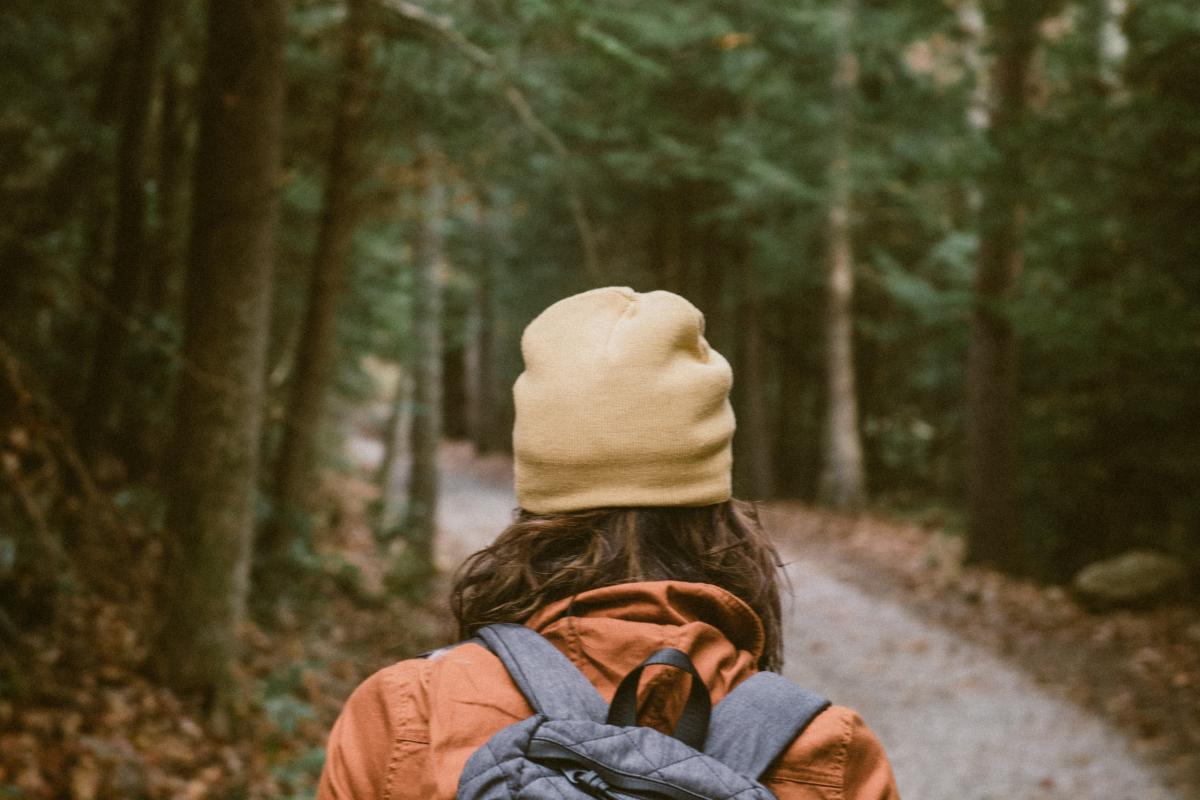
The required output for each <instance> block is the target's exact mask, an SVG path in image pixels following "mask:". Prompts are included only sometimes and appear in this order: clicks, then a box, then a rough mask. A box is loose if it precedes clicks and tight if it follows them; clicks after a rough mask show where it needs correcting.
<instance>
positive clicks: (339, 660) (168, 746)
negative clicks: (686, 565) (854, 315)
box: [0, 437, 1200, 800]
mask: <svg viewBox="0 0 1200 800" xmlns="http://www.w3.org/2000/svg"><path fill="white" fill-rule="evenodd" d="M377 450H378V449H377V443H376V442H374V441H373V440H371V439H370V438H368V437H363V438H356V439H353V440H352V441H351V447H350V452H349V457H350V461H351V464H352V466H354V467H357V468H358V469H351V470H350V471H348V472H347V473H344V474H338V475H333V476H330V478H329V480H328V481H327V487H326V493H327V496H326V497H325V498H324V499H323V504H324V506H325V507H327V508H329V509H331V513H330V516H329V520H328V523H329V524H328V528H327V531H326V533H325V535H324V536H323V537H322V552H321V557H320V562H321V566H320V568H319V569H318V570H316V572H315V574H314V576H312V578H311V581H312V584H311V586H309V587H308V588H307V591H306V593H305V596H307V597H308V598H309V600H308V601H307V602H306V601H304V600H301V601H300V603H301V604H300V605H297V606H295V607H292V608H290V609H288V610H287V611H286V612H285V613H284V614H283V616H282V625H281V626H279V627H278V628H275V629H266V628H262V627H259V626H257V625H254V624H247V627H246V642H247V646H248V650H249V653H248V657H247V659H246V660H245V666H244V669H242V670H241V672H240V673H239V676H238V679H239V681H240V683H241V686H242V687H243V689H244V691H243V694H244V696H245V698H246V708H245V709H244V712H245V713H244V717H243V719H242V720H241V721H240V723H239V726H238V727H237V728H236V729H235V730H233V731H230V732H226V733H224V734H220V733H218V732H216V731H214V730H213V729H212V728H211V727H210V726H209V725H207V724H206V723H205V721H204V719H203V717H202V716H201V715H200V714H199V713H198V710H197V707H196V706H195V705H194V704H191V703H189V702H187V701H184V700H181V699H179V698H177V697H176V696H175V695H173V694H172V693H171V692H169V691H168V690H166V689H164V688H162V687H161V686H160V685H158V684H157V683H156V682H155V681H154V680H153V678H152V677H150V676H149V675H148V673H147V671H146V653H147V646H148V645H147V643H146V642H145V641H144V635H143V634H141V633H139V632H138V631H139V623H140V622H143V621H144V618H145V617H146V616H147V615H150V616H152V606H147V605H146V603H145V602H144V601H143V602H142V603H141V604H140V605H139V604H138V603H130V602H128V601H127V600H121V599H120V598H121V597H122V596H121V595H112V596H108V597H106V596H101V595H96V596H90V597H89V596H82V595H81V596H80V597H78V598H76V599H74V600H72V601H71V603H72V608H71V610H70V613H69V614H68V615H67V618H66V620H65V622H64V623H63V625H65V626H66V628H67V630H66V633H67V634H68V635H67V636H66V637H65V638H64V637H63V636H61V635H60V636H59V638H58V639H57V641H59V642H64V641H65V642H68V644H67V645H66V646H58V645H55V646H50V645H49V644H48V642H49V641H50V640H49V639H47V640H46V641H45V642H42V641H40V640H37V639H36V638H34V637H30V638H28V639H27V640H26V642H25V643H26V644H27V645H28V646H29V647H30V648H31V649H33V650H34V651H36V652H39V653H40V656H39V659H40V660H39V662H38V664H37V665H36V666H35V667H34V668H33V671H32V672H31V673H30V674H28V675H27V676H26V679H27V687H26V691H25V692H24V693H23V694H22V695H21V696H20V697H19V698H17V699H13V698H11V697H0V798H47V799H48V798H72V799H73V800H103V798H121V799H122V800H126V799H128V800H138V799H139V798H146V800H159V799H160V798H162V799H163V800H166V799H167V798H171V799H172V800H175V799H177V798H178V799H179V800H200V799H201V798H209V797H213V798H217V797H219V798H246V800H260V799H261V800H266V799H267V798H271V799H272V800H280V799H294V800H299V798H311V797H312V793H313V788H314V786H315V780H316V777H317V775H318V773H319V770H320V765H321V759H322V753H323V745H324V739H325V736H326V735H327V733H328V730H329V727H330V725H331V724H332V722H333V720H334V718H335V717H336V715H337V713H338V710H339V709H340V707H341V704H342V702H343V701H344V699H345V698H346V696H348V695H349V693H350V692H351V691H352V690H353V688H354V686H356V685H357V684H358V683H359V682H360V681H361V680H362V679H364V678H365V677H366V676H368V675H369V674H371V673H372V672H374V671H375V670H377V669H379V668H381V667H384V666H386V665H387V664H389V663H392V662H394V661H396V660H399V659H401V658H405V657H408V656H411V655H413V654H415V653H417V652H420V651H422V650H424V649H428V648H429V647H432V646H436V645H438V644H441V643H444V642H447V641H451V640H452V639H453V637H454V631H453V626H452V624H451V621H450V619H449V614H448V612H447V610H446V593H445V591H446V586H445V583H444V582H443V583H442V584H440V585H439V587H438V588H437V591H436V592H435V593H434V595H433V596H431V597H428V598H425V599H423V600H421V601H419V602H413V601H409V600H405V599H403V598H398V597H395V596H392V595H390V594H389V593H388V592H387V589H386V586H385V583H386V579H385V574H386V564H387V563H388V562H389V561H390V560H391V558H390V557H388V556H385V555H382V554H381V553H380V552H379V549H378V547H377V545H376V544H375V541H374V537H373V534H372V532H371V531H372V525H371V519H370V517H369V509H370V506H371V503H372V501H373V500H374V499H375V497H376V495H377V491H376V490H375V488H374V487H373V486H372V485H371V484H370V483H369V482H368V481H367V480H366V479H364V478H361V477H357V476H356V474H357V473H360V472H361V473H362V474H363V475H366V474H369V470H370V466H371V464H372V462H373V461H374V460H375V459H376V458H377V457H378V451H377ZM511 474H512V473H511V463H510V462H509V461H508V459H506V458H504V457H502V456H491V457H487V458H475V457H473V456H472V455H471V451H470V447H469V446H468V445H466V444H463V443H457V442H452V443H447V444H446V445H445V447H444V449H443V452H442V487H441V503H440V511H439V531H440V535H439V540H438V559H439V564H440V565H441V566H442V567H443V569H445V570H447V571H448V570H450V569H452V568H453V566H455V565H456V564H457V563H459V562H460V561H461V559H462V558H463V557H464V556H466V555H467V554H469V553H470V552H473V551H474V550H476V549H478V548H479V547H482V546H484V545H486V544H487V543H488V542H490V540H491V539H492V538H493V537H494V536H495V534H496V533H497V532H498V531H499V530H500V529H502V528H503V526H504V525H505V524H506V522H507V520H508V519H509V518H510V516H511V513H512V510H513V508H514V507H515V505H516V501H515V498H514V496H513V494H512V486H511ZM396 480H397V481H401V480H402V476H397V478H396ZM763 512H764V513H763V517H764V521H765V523H766V524H767V526H768V529H769V530H770V531H771V532H772V534H773V535H774V536H775V538H776V541H777V542H778V543H779V545H780V550H781V553H782V555H783V557H784V559H785V561H786V562H787V563H788V568H787V569H788V576H789V578H790V581H791V583H792V586H793V589H794V597H793V599H792V600H791V602H790V603H789V604H788V605H789V614H790V616H789V621H788V623H787V624H788V630H787V639H788V652H787V656H788V670H787V672H788V674H789V675H790V676H791V677H793V678H794V679H796V680H798V681H800V682H802V683H803V684H804V685H805V686H807V687H808V688H811V689H814V690H816V691H820V692H822V693H825V694H827V695H829V696H830V697H832V698H833V699H834V700H835V701H836V702H839V703H842V704H845V705H850V706H853V707H855V708H856V709H857V710H858V711H859V712H860V713H862V714H863V716H864V717H865V718H866V719H867V721H868V722H869V723H870V724H871V726H872V727H873V728H874V729H875V730H876V732H877V733H878V734H879V736H880V738H881V739H882V740H883V742H884V744H885V746H886V747H887V749H888V750H889V753H890V754H891V757H892V760H893V763H894V766H895V769H896V773H897V776H898V781H899V783H900V788H901V792H902V794H903V795H904V796H905V797H908V798H914V799H916V800H942V799H943V798H946V799H947V800H948V798H951V797H953V798H956V799H957V800H963V799H964V798H965V800H984V798H993V797H995V798H998V797H1005V798H1007V797H1016V798H1022V800H1050V799H1051V798H1067V797H1069V798H1072V800H1090V798H1096V800H1122V798H1137V800H1153V798H1173V799H1175V800H1183V799H1186V798H1195V797H1200V788H1198V787H1200V763H1198V762H1200V759H1198V757H1197V754H1198V753H1200V622H1197V615H1196V609H1195V608H1194V607H1192V608H1187V607H1174V608H1169V607H1168V608H1160V609H1157V610H1153V611H1145V612H1137V613H1134V612H1116V613H1112V614H1107V615H1094V614H1089V613H1087V612H1084V611H1083V610H1081V609H1079V608H1078V607H1077V606H1076V605H1075V604H1074V602H1073V601H1072V600H1071V598H1070V597H1069V596H1067V595H1066V594H1065V593H1064V592H1062V591H1061V590H1058V589H1055V588H1045V587H1037V586H1033V585H1031V584H1026V583H1022V582H1017V581H1013V580H1011V579H1007V578H1004V577H1002V576H999V575H996V574H994V573H989V572H983V571H977V570H972V569H962V568H960V567H959V566H958V565H957V561H956V560H955V558H954V549H953V547H952V546H950V545H949V544H948V540H946V539H944V538H943V537H941V536H940V535H939V534H938V533H937V532H936V531H934V530H930V529H926V528H922V527H920V526H916V525H907V524H899V523H896V522H894V521H891V520H888V519H885V518H881V517H874V516H869V515H860V516H854V517H850V516H842V515H835V514H829V513H825V512H822V511H818V510H814V509H812V508H809V507H805V506H802V505H798V504H792V503H771V504H764V506H763ZM129 535H130V537H131V542H132V544H131V545H130V550H129V552H130V553H135V552H143V551H145V553H147V555H144V558H143V561H144V564H142V566H141V567H140V568H139V569H142V570H143V571H144V573H145V574H147V575H150V574H153V572H154V570H153V562H154V556H153V547H149V546H146V538H147V537H146V534H145V532H140V533H139V532H137V531H136V530H134V531H132V532H131V533H130V534H129ZM124 597H126V598H127V597H128V595H125V596H124ZM59 633H60V634H61V633H63V631H60V632H59ZM72 642H73V644H70V643H72ZM29 686H33V687H34V688H33V689H32V690H29V688H28V687H29ZM1160 781H1161V784H1160V783H1159V782H1160ZM1163 785H1166V786H1169V787H1171V788H1170V789H1166V788H1163Z"/></svg>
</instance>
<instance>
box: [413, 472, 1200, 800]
mask: <svg viewBox="0 0 1200 800" xmlns="http://www.w3.org/2000/svg"><path fill="white" fill-rule="evenodd" d="M439 505H440V510H439V514H438V527H439V537H438V546H437V555H438V561H439V565H440V566H442V567H443V568H445V569H453V568H454V567H455V566H457V564H458V563H460V562H461V560H462V559H463V558H464V557H466V556H467V555H469V554H470V553H471V552H474V551H475V550H477V549H479V548H481V547H483V546H485V545H487V544H488V543H489V542H490V541H491V540H492V538H493V537H494V536H495V535H496V533H497V532H499V531H500V530H501V529H502V528H503V527H504V525H505V524H506V522H507V520H508V519H509V518H510V516H511V513H512V509H513V508H514V507H515V505H516V499H515V497H514V496H513V493H512V490H511V487H508V486H499V485H495V484H492V483H487V482H484V481H481V480H479V479H477V478H475V477H473V476H471V475H468V474H465V473H463V472H459V471H443V473H442V490H441V499H440V504H439ZM782 555H783V556H784V559H785V561H787V562H790V563H789V565H788V568H787V569H788V574H789V577H790V578H791V582H792V585H793V587H794V590H795V596H794V599H793V600H792V601H791V603H790V604H789V605H790V607H789V608H788V616H787V621H786V630H785V640H786V642H787V659H786V660H787V668H786V669H785V674H787V675H788V677H790V678H792V679H793V680H795V681H797V682H798V683H800V684H802V685H803V686H805V687H808V688H810V689H813V690H814V691H819V692H821V693H823V694H826V695H827V696H829V697H830V698H832V699H833V700H834V701H835V702H838V703H840V704H842V705H848V706H851V707H853V708H855V709H856V710H858V711H859V713H861V714H862V716H863V717H864V718H865V719H866V720H867V721H868V723H869V724H870V725H871V727H872V728H873V729H874V730H875V732H876V733H877V734H878V735H879V737H880V739H881V740H882V741H883V743H884V746H885V748H886V749H887V751H888V754H889V756H890V758H891V760H892V764H893V767H894V769H895V772H896V778H897V782H898V784H899V786H900V791H901V795H902V796H903V797H904V798H905V800H1060V799H1061V800H1067V799H1068V798H1069V799H1070V800H1183V798H1178V797H1177V796H1175V795H1172V794H1171V793H1170V792H1168V791H1167V790H1165V789H1164V788H1162V787H1161V785H1160V784H1159V783H1158V782H1157V780H1156V779H1155V777H1154V776H1153V774H1152V773H1151V771H1150V770H1149V769H1148V768H1146V767H1144V766H1143V765H1141V764H1140V763H1139V762H1138V761H1137V759H1136V758H1135V756H1134V755H1133V754H1132V753H1131V752H1130V750H1129V746H1128V742H1127V741H1126V740H1125V739H1124V738H1123V737H1121V736H1120V735H1119V734H1118V733H1116V732H1115V731H1113V730H1112V729H1111V728H1109V727H1107V726H1106V725H1105V724H1104V723H1103V722H1102V721H1100V720H1099V719H1097V718H1095V717H1093V716H1091V715H1088V714H1086V713H1085V712H1083V711H1082V710H1080V709H1079V708H1077V707H1075V706H1073V705H1070V704H1068V703H1065V702H1063V701H1061V700H1059V699H1056V698H1055V697H1053V696H1051V695H1050V694H1048V693H1047V692H1046V691H1044V690H1043V689H1041V688H1040V687H1038V686H1037V685H1036V684H1034V683H1033V682H1032V681H1031V680H1030V679H1029V678H1028V677H1026V676H1025V675H1024V674H1022V673H1021V672H1020V671H1018V670H1016V669H1014V668H1013V667H1011V666H1010V665H1008V664H1007V663H1005V662H1004V661H1002V660H1000V659H998V658H997V657H995V656H993V655H992V654H991V653H989V652H987V651H985V650H983V649H982V648H979V647H977V646H975V645H972V644H969V643H966V642H963V641H962V640H961V639H959V638H957V637H955V636H954V635H953V634H952V633H950V632H948V631H946V630H943V629H941V628H937V627H934V626H931V625H929V624H927V623H925V622H924V621H922V620H921V619H919V618H917V617H916V616H915V615H913V614H912V613H910V612H909V611H907V610H906V609H904V608H903V607H901V606H900V605H898V604H897V603H895V602H894V601H891V600H888V599H883V598H876V597H872V596H870V595H868V594H865V593H864V592H862V591H860V590H859V589H857V588H855V587H853V586H851V585H849V584H847V583H845V582H844V581H841V580H838V579H836V578H834V577H831V576H830V575H828V574H826V573H825V572H823V571H822V570H821V569H820V566H819V564H817V563H816V562H814V561H808V560H805V559H803V558H801V557H799V556H798V554H796V553H791V552H786V551H785V552H784V553H783V554H782Z"/></svg>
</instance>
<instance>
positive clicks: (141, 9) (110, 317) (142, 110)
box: [76, 0, 166, 454]
mask: <svg viewBox="0 0 1200 800" xmlns="http://www.w3.org/2000/svg"><path fill="white" fill-rule="evenodd" d="M165 12H166V6H165V3H164V2H163V0H141V2H139V3H138V12H137V28H136V30H135V32H134V36H133V42H132V48H131V52H130V63H129V73H128V74H129V80H128V81H127V84H126V90H125V103H124V109H123V111H122V115H121V128H120V134H119V140H118V145H117V187H116V229H115V235H114V237H113V259H112V270H111V275H110V277H109V282H108V286H107V288H106V290H105V293H104V301H105V302H104V309H103V313H102V314H101V316H100V328H99V331H98V334H97V338H96V349H95V351H94V354H93V359H92V369H91V378H90V379H89V382H88V390H87V394H86V395H85V398H84V402H83V406H82V407H81V408H80V411H79V416H78V419H77V423H76V425H77V429H78V431H77V433H78V440H79V443H80V446H81V448H82V449H83V450H84V452H85V454H87V453H90V452H91V451H94V450H95V448H96V447H97V446H102V445H103V443H104V438H105V434H106V433H107V430H108V427H109V424H110V423H111V421H112V415H113V411H114V409H115V407H116V405H117V402H118V399H119V395H120V382H121V365H122V363H123V356H124V351H125V344H126V341H127V340H128V337H129V329H128V324H129V323H128V319H129V317H130V315H131V313H132V312H133V307H134V304H135V302H136V300H137V295H138V289H139V288H140V286H141V284H142V276H143V272H144V271H145V268H146V266H147V265H148V259H146V257H145V253H146V187H145V185H144V183H145V174H146V138H147V133H148V129H149V127H150V103H151V100H152V99H153V96H154V83H155V80H154V79H155V74H156V73H157V62H158V52H159V49H160V45H161V42H162V31H163V21H164V18H165V16H166V13H165Z"/></svg>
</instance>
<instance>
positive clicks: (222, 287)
mask: <svg viewBox="0 0 1200 800" xmlns="http://www.w3.org/2000/svg"><path fill="white" fill-rule="evenodd" d="M285 23H286V4H285V2H284V0H210V2H209V4H208V40H207V41H208V44H207V48H206V54H205V60H204V70H203V73H202V74H203V81H204V87H203V90H202V97H201V108H200V132H199V140H198V144H197V152H196V163H195V177H194V182H193V202H192V235H191V239H190V242H189V247H188V276H187V300H186V305H185V313H184V342H183V351H184V369H183V372H182V374H181V376H180V386H179V399H178V406H177V409H176V418H175V436H174V442H173V450H172V459H171V462H172V464H173V465H174V469H173V474H172V475H171V495H170V510H169V514H168V520H167V523H168V524H167V530H168V541H167V545H168V546H167V553H166V565H165V576H164V582H163V594H162V602H161V607H162V615H161V619H162V622H163V628H162V633H161V636H160V637H159V643H158V644H159V646H158V653H159V657H160V659H161V668H162V670H163V673H164V677H165V678H166V679H167V680H168V682H169V683H170V684H171V685H172V686H174V687H175V688H177V689H181V690H185V691H197V692H200V693H202V695H203V696H204V697H205V699H206V701H207V703H208V704H209V707H210V709H212V710H213V711H214V712H218V714H219V712H220V711H221V710H222V709H224V708H225V707H226V705H227V703H228V702H229V701H230V700H231V695H230V692H231V678H230V669H231V667H232V665H233V663H234V660H235V658H236V655H237V652H238V644H237V642H238V637H237V631H238V627H239V625H240V623H241V620H242V619H243V616H244V611H245V605H246V596H247V590H248V583H249V581H248V576H249V567H250V557H251V552H252V542H253V538H252V537H253V531H254V512H255V496H256V484H257V480H258V467H259V463H258V453H259V435H260V429H261V422H262V406H263V400H264V392H263V380H264V375H263V372H264V369H265V365H266V364H265V362H266V345H267V334H268V323H269V314H270V307H271V274H272V261H273V258H274V239H275V227H276V219H277V216H278V191H279V178H280V176H279V159H280V149H281V133H282V123H283V101H284V73H283V45H284V36H285Z"/></svg>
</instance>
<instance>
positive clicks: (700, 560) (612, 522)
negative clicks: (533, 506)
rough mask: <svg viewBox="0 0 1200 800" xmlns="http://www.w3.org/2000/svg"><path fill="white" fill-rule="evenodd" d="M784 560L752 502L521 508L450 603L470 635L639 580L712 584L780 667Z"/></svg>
mask: <svg viewBox="0 0 1200 800" xmlns="http://www.w3.org/2000/svg"><path fill="white" fill-rule="evenodd" d="M780 566H781V564H780V563H779V556H778V554H777V553H776V551H775V547H774V545H773V544H772V543H771V540H770V539H769V538H768V537H767V534H766V531H765V530H763V527H762V524H761V522H760V521H759V519H758V512H757V509H756V508H755V507H754V505H753V504H752V503H748V502H745V501H742V500H737V499H731V500H727V501H725V502H723V503H717V504H716V505H709V506H696V507H687V506H673V507H654V508H598V509H588V510H584V511H571V512H566V513H558V514H534V513H532V512H529V511H526V510H524V509H517V511H516V518H515V519H514V521H513V522H512V524H511V525H509V526H508V527H507V528H506V529H505V530H504V531H503V532H502V533H501V534H500V535H499V536H498V537H497V538H496V541H495V542H493V543H492V544H491V546H489V547H487V548H485V549H483V550H480V551H479V552H478V553H475V554H474V555H472V556H471V557H470V558H468V559H467V560H466V562H465V563H464V564H463V565H462V566H461V567H460V568H459V569H458V572H457V573H456V574H455V576H454V585H453V588H452V590H451V598H450V604H451V608H452V610H453V611H454V616H455V618H456V619H457V620H458V627H459V635H460V636H462V637H463V638H464V639H465V638H469V637H471V636H473V635H474V634H475V632H476V631H477V630H478V629H479V628H481V627H483V626H484V625H489V624H491V623H494V622H524V621H525V620H526V619H528V618H529V617H530V616H532V615H533V613H534V612H535V611H537V610H538V609H540V608H541V607H543V606H545V605H546V604H547V603H551V602H553V601H555V600H561V599H562V598H565V597H572V596H574V595H576V594H579V593H580V592H583V591H586V590H588V589H596V588H600V587H602V586H612V585H615V584H621V583H632V582H634V581H653V580H678V581H693V582H697V583H711V584H715V585H716V586H720V587H721V588H723V589H725V590H726V591H728V592H730V593H731V594H733V595H735V596H737V597H739V598H740V599H742V600H743V601H745V603H746V604H747V605H749V606H750V608H751V609H753V610H754V612H755V613H756V614H757V615H758V617H759V619H760V620H761V621H762V624H763V629H764V632H765V634H766V641H765V646H764V648H763V654H762V657H761V658H760V659H759V667H760V668H761V669H769V670H774V671H778V670H779V669H780V667H782V665H783V642H782V636H781V631H780V603H779V568H780Z"/></svg>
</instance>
